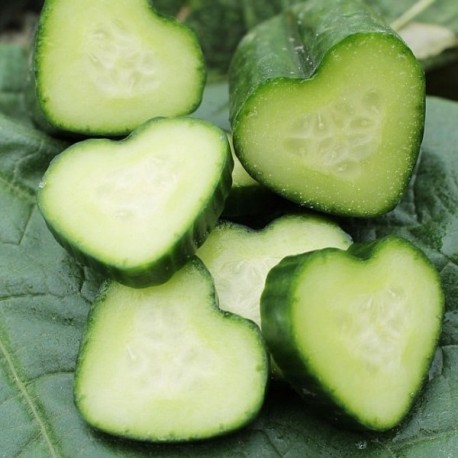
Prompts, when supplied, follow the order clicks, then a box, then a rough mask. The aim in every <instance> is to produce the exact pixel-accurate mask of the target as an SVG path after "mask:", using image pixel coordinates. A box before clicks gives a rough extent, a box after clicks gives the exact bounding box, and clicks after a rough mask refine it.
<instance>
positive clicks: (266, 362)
mask: <svg viewBox="0 0 458 458" xmlns="http://www.w3.org/2000/svg"><path fill="white" fill-rule="evenodd" d="M186 264H189V265H192V266H193V268H195V269H197V270H199V271H200V272H201V273H202V275H205V276H206V277H207V279H208V281H209V282H211V283H212V284H213V278H212V276H211V274H210V272H209V271H208V269H207V268H206V267H205V265H204V263H203V262H202V261H201V260H200V259H199V258H198V257H197V256H192V257H191V258H190V259H188V260H187V262H186ZM111 284H113V280H105V281H104V282H103V283H102V285H101V286H100V289H99V291H98V294H97V296H96V298H95V300H94V302H93V303H92V305H91V308H90V310H89V315H88V318H87V320H86V324H85V329H84V333H83V337H82V340H81V343H80V346H79V351H78V356H77V360H76V366H75V377H74V387H73V399H74V402H75V405H76V406H77V407H78V409H79V410H80V411H81V412H84V408H82V406H81V402H80V399H81V398H80V395H79V379H80V377H79V374H80V368H81V365H82V362H83V360H84V358H85V354H86V351H87V347H88V345H90V341H91V339H92V338H94V337H93V336H92V325H93V323H94V322H95V321H96V320H97V318H98V312H99V308H101V307H103V302H104V301H105V298H106V296H107V292H108V289H109V288H110V285H111ZM212 299H213V308H215V309H216V310H217V311H218V312H219V313H220V314H221V315H222V316H223V317H224V319H227V320H231V321H233V322H236V321H237V322H239V323H240V325H244V326H246V327H248V328H250V329H251V330H252V332H253V333H254V334H255V335H256V339H257V341H258V343H259V347H260V348H262V349H264V358H263V361H262V366H263V367H264V380H265V384H264V392H263V393H262V396H260V399H261V402H260V404H259V405H257V406H256V408H255V409H254V410H253V411H251V412H246V415H247V416H246V418H245V419H244V421H242V422H240V423H239V424H237V425H234V427H233V428H232V429H230V430H227V431H222V432H220V433H219V434H212V435H211V436H209V437H205V436H199V437H184V438H181V439H176V440H174V441H173V442H174V443H180V442H181V443H184V442H189V441H199V440H204V439H213V438H216V437H220V436H221V437H222V436H226V435H227V434H230V433H233V432H235V431H237V430H239V429H242V428H243V427H245V426H247V425H248V424H250V423H251V422H253V421H254V420H255V418H256V416H257V415H258V413H259V411H260V410H261V408H262V405H263V399H264V398H265V396H266V394H267V390H268V387H269V382H270V378H269V375H270V359H269V357H268V354H267V350H266V342H265V339H264V336H263V335H262V333H261V330H260V329H259V327H258V326H257V325H256V324H254V323H253V322H252V321H250V320H246V319H245V318H242V317H241V316H239V315H236V314H233V313H230V312H227V311H224V310H221V309H219V307H218V306H217V304H218V298H217V294H216V290H215V288H214V286H213V287H212ZM91 426H92V427H94V428H95V429H97V430H99V431H101V432H105V433H108V434H110V433H111V432H110V431H109V430H107V429H104V428H103V426H102V425H96V424H92V425H91ZM125 438H129V439H133V440H141V441H151V438H150V437H138V436H136V435H135V434H134V433H132V432H130V434H129V435H127V434H126V436H125ZM154 442H156V443H164V444H166V443H170V442H171V441H170V439H168V440H163V439H160V440H156V441H154Z"/></svg>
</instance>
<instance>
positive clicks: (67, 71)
mask: <svg viewBox="0 0 458 458" xmlns="http://www.w3.org/2000/svg"><path fill="white" fill-rule="evenodd" d="M205 73H206V71H205V65H204V59H203V54H202V50H201V48H200V46H199V43H198V41H197V39H196V37H195V35H194V34H193V32H191V30H190V29H188V28H187V27H185V26H184V25H183V24H181V23H179V22H178V21H176V20H174V19H172V18H166V17H163V16H160V15H159V14H157V13H156V11H155V10H154V9H153V8H152V6H151V3H150V2H149V1H148V0H109V1H108V0H99V1H96V2H94V1H92V0H78V1H76V2H75V1H73V0H46V2H45V5H44V8H43V11H42V14H41V16H40V22H39V26H38V30H37V35H36V40H35V46H34V56H33V78H32V82H33V83H34V89H33V91H32V92H35V94H34V96H35V97H32V102H31V103H32V104H34V107H33V111H34V113H35V117H36V119H37V121H38V122H39V123H41V124H42V125H47V127H49V128H50V129H52V130H56V131H64V132H69V133H73V134H83V135H87V136H114V135H124V134H127V133H129V132H131V131H132V130H134V129H135V128H136V127H138V126H139V125H140V124H143V123H144V122H146V121H147V120H148V119H150V118H153V117H155V116H176V115H182V114H187V113H190V112H191V111H193V110H194V109H195V108H196V107H197V106H198V104H199V103H200V101H201V97H202V91H203V87H204V83H205Z"/></svg>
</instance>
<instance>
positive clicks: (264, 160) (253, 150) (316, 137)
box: [234, 33, 424, 216]
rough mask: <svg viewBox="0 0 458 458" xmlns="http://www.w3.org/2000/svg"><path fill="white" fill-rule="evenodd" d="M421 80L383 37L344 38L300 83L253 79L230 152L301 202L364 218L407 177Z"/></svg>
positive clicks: (399, 46) (419, 125) (419, 118)
mask: <svg viewBox="0 0 458 458" xmlns="http://www.w3.org/2000/svg"><path fill="white" fill-rule="evenodd" d="M423 84H424V82H423V78H422V76H421V73H420V71H419V68H418V65H417V64H416V62H415V61H414V58H413V57H412V56H411V55H410V52H409V51H408V50H407V49H406V48H405V45H404V44H403V43H402V42H400V41H399V40H397V39H395V38H394V37H393V36H391V35H385V34H381V33H374V34H360V35H355V36H351V37H349V38H347V39H346V40H344V41H343V42H341V43H339V44H338V45H337V46H335V47H334V48H333V49H332V50H330V52H329V53H328V54H327V55H326V57H325V59H324V60H323V62H322V63H321V65H320V67H319V69H318V71H317V72H316V74H315V75H314V76H313V77H312V78H310V79H305V80H300V79H288V78H279V79H273V80H271V81H267V82H266V83H264V84H263V85H261V86H260V87H259V88H258V89H257V90H256V91H255V92H254V93H253V94H252V96H251V97H250V98H249V99H248V101H247V102H246V104H245V106H244V107H243V109H242V111H241V112H240V113H239V115H238V117H237V119H236V121H235V126H234V130H235V133H234V141H235V144H236V150H237V154H238V155H239V157H240V160H241V162H242V163H243V164H244V166H245V168H246V169H247V170H248V172H249V173H250V174H251V175H252V176H253V177H254V178H256V179H257V180H258V181H260V182H261V183H263V184H265V185H267V186H269V187H270V188H271V189H273V190H275V191H276V192H278V193H280V194H281V195H283V196H285V197H287V198H289V199H291V200H292V201H294V202H297V203H299V204H302V205H307V206H309V207H313V208H317V209H320V210H323V211H326V212H330V213H337V214H343V215H353V216H374V215H378V214H381V213H384V212H386V211H388V210H390V209H392V208H393V207H394V206H395V205H396V203H397V202H398V201H399V199H400V197H401V195H402V193H403V191H404V189H405V188H406V186H407V183H408V181H409V179H410V176H411V173H412V170H413V167H414V165H415V162H416V159H417V155H418V151H419V145H420V141H421V136H422V131H423V122H424V89H423Z"/></svg>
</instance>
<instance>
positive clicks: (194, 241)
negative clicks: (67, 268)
mask: <svg viewBox="0 0 458 458" xmlns="http://www.w3.org/2000/svg"><path fill="white" fill-rule="evenodd" d="M162 119H165V118H155V119H152V120H150V121H149V122H147V123H145V124H144V125H143V126H141V127H139V128H138V129H136V130H135V131H134V132H132V134H131V135H129V136H128V137H126V139H124V140H123V141H127V140H128V139H129V138H132V137H134V136H136V135H139V134H141V131H142V130H143V129H145V128H147V126H149V125H150V124H152V123H155V122H160V121H161V120H162ZM168 119H171V118H168ZM178 119H180V118H178ZM189 120H190V122H199V123H204V124H207V125H208V126H210V127H211V128H213V129H218V128H217V127H215V126H213V125H212V124H210V123H209V122H206V121H203V120H196V121H194V120H193V119H192V118H189ZM221 137H222V138H224V139H226V138H227V137H226V135H225V134H224V132H222V131H221ZM226 158H227V160H226V163H225V165H224V169H223V173H222V174H221V177H220V180H219V182H218V183H217V184H216V186H215V191H214V193H213V195H212V196H211V197H210V198H209V200H208V201H207V202H206V205H205V207H204V208H203V210H202V212H201V213H200V215H198V217H197V218H196V220H195V222H194V224H193V225H192V227H191V228H190V229H189V230H188V231H186V232H184V233H183V234H181V235H180V237H179V238H178V240H176V242H175V243H174V245H173V246H172V247H171V248H170V250H169V251H168V252H167V253H164V255H163V256H161V257H160V258H159V259H157V260H155V261H153V262H151V263H147V264H144V265H141V266H139V267H138V268H136V269H122V268H120V267H118V266H116V265H112V264H105V263H102V262H100V261H99V260H98V259H96V258H94V257H93V256H91V255H90V254H88V253H86V252H85V251H84V249H83V248H81V247H80V246H78V245H76V244H73V243H72V242H70V241H69V240H68V239H67V238H66V237H65V236H64V235H63V234H61V233H60V232H59V231H58V230H57V229H56V228H55V227H54V226H53V225H52V224H51V223H50V222H49V221H47V220H46V218H45V222H46V225H47V227H48V228H49V230H50V232H51V233H52V234H53V236H54V238H55V239H56V240H57V242H58V243H59V244H60V245H61V246H62V247H63V248H65V249H66V250H67V251H68V252H69V253H70V254H71V255H72V256H73V257H74V258H75V259H76V260H77V261H79V262H80V263H81V264H83V265H87V266H89V267H91V268H93V269H94V270H96V271H97V272H99V273H101V274H102V275H104V276H108V277H110V278H113V279H114V280H116V281H118V282H119V283H122V284H124V285H126V286H131V287H134V288H144V287H148V286H152V285H158V284H161V283H165V282H166V281H167V280H168V279H169V278H170V277H171V276H172V275H173V274H174V273H175V272H176V271H177V270H178V269H180V268H181V267H182V266H184V265H185V264H186V262H187V261H188V260H189V259H190V258H191V257H192V256H193V255H194V253H195V252H196V251H197V249H198V248H199V246H200V245H202V243H203V242H204V241H205V239H206V238H207V236H208V234H209V233H210V231H211V230H212V229H213V228H214V227H215V226H216V224H217V222H218V219H219V217H220V215H221V213H222V211H223V209H224V205H225V201H226V198H227V196H228V194H229V192H230V189H231V186H232V167H233V160H232V156H231V154H230V148H229V144H227V149H226ZM38 206H39V207H40V200H39V198H38Z"/></svg>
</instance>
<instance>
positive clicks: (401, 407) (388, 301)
mask: <svg viewBox="0 0 458 458" xmlns="http://www.w3.org/2000/svg"><path fill="white" fill-rule="evenodd" d="M443 313H444V295H443V292H442V286H441V281H440V276H439V274H438V272H437V271H436V269H435V267H434V265H433V264H432V263H431V262H430V261H429V260H428V258H427V257H426V256H425V255H424V254H423V253H422V252H421V251H420V250H419V249H418V248H417V247H415V246H414V245H412V243H410V242H408V241H407V240H404V239H401V238H399V237H395V236H387V237H385V238H383V239H380V240H377V241H374V242H370V243H367V244H355V245H353V246H351V247H350V248H349V249H348V250H347V251H342V250H338V249H335V248H327V249H323V250H317V251H314V252H310V253H305V254H301V255H297V256H291V257H287V258H285V259H283V260H282V261H281V262H280V263H278V264H277V265H276V266H275V267H274V268H273V269H272V270H271V271H270V272H269V274H268V276H267V280H266V285H265V289H264V291H263V294H262V297H261V324H262V331H263V334H264V336H265V338H266V342H267V345H268V349H269V350H270V352H271V355H272V356H273V358H274V360H275V363H276V364H277V365H278V366H279V367H280V369H281V371H282V374H283V377H284V378H285V379H286V380H287V381H289V382H290V383H291V385H292V386H293V387H294V388H295V389H296V390H297V392H298V393H299V394H300V395H302V396H303V397H304V398H305V399H306V400H307V401H308V402H309V404H310V405H311V406H313V407H314V408H315V409H317V410H318V411H319V412H320V413H321V414H325V415H327V416H328V417H329V418H331V419H333V420H336V421H340V422H341V423H342V424H344V425H347V426H356V427H358V428H367V429H371V430H376V431H385V430H388V429H391V428H393V427H394V426H396V425H397V424H399V423H400V422H401V421H402V419H403V418H404V417H405V416H406V415H407V413H408V412H409V410H410V408H411V406H412V404H413V402H414V399H415V398H416V396H417V394H418V393H419V391H420V388H421V386H422V384H423V382H424V381H425V378H426V376H427V374H428V370H429V367H430V365H431V361H432V358H433V355H434V353H435V349H436V346H437V343H438V339H439V336H440V332H441V327H442V319H443Z"/></svg>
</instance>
